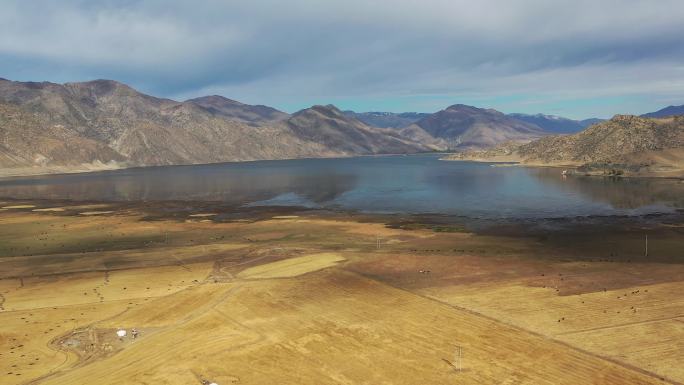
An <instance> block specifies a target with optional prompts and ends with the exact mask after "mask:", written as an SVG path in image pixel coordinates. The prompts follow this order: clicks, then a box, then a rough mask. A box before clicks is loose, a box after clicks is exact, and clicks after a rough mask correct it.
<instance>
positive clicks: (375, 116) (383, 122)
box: [344, 111, 430, 128]
mask: <svg viewBox="0 0 684 385" xmlns="http://www.w3.org/2000/svg"><path fill="white" fill-rule="evenodd" d="M344 114H345V115H347V116H349V117H352V118H356V119H358V120H360V121H362V122H363V123H365V124H367V125H369V126H373V127H380V128H403V127H406V126H408V125H410V124H411V123H415V122H417V121H419V120H420V119H423V118H426V117H428V116H429V115H430V114H428V113H421V112H401V113H394V112H354V111H344Z"/></svg>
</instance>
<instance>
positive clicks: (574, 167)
mask: <svg viewBox="0 0 684 385" xmlns="http://www.w3.org/2000/svg"><path fill="white" fill-rule="evenodd" d="M454 155H456V154H454ZM440 160H443V161H449V162H477V163H492V164H494V165H496V167H532V168H553V169H558V170H559V173H561V172H562V171H563V170H566V171H568V172H569V175H570V174H575V175H583V176H602V177H611V176H616V175H611V174H610V170H611V168H610V167H607V166H606V167H605V168H601V169H599V168H593V169H592V168H588V169H583V168H584V166H583V165H582V164H581V163H578V162H576V163H543V162H525V161H523V160H522V159H521V158H520V157H518V156H516V155H506V156H491V157H477V156H472V157H471V156H467V157H455V158H450V157H449V156H446V157H443V158H440ZM615 167H618V166H614V167H613V168H615ZM618 168H619V167H618ZM656 168H657V166H656ZM619 176H620V177H630V178H666V179H682V180H684V167H678V168H663V169H661V170H659V171H653V170H650V169H648V170H645V171H644V170H639V171H637V172H630V171H627V172H623V173H621V174H620V175H619Z"/></svg>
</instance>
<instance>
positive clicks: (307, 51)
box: [0, 0, 684, 118]
mask: <svg viewBox="0 0 684 385" xmlns="http://www.w3.org/2000/svg"><path fill="white" fill-rule="evenodd" d="M682 20H684V2H682V1H681V0H659V1H652V0H601V1H596V0H594V1H586V0H574V1H566V0H557V1H553V2H551V1H547V0H544V1H542V0H480V1H472V0H471V1H462V0H423V1H420V2H418V1H407V0H391V1H390V0H346V1H337V0H329V1H322V0H290V1H276V0H252V1H245V0H243V1H217V0H214V1H212V0H207V1H193V2H191V1H172V0H165V1H162V0H147V1H143V0H140V1H137V0H128V1H126V0H121V1H114V0H110V1H86V0H81V1H79V0H62V1H59V2H55V1H41V0H37V1H36V0H33V1H21V0H16V1H14V0H10V1H5V2H3V10H2V12H0V76H2V77H6V78H10V79H15V80H49V81H57V82H65V81H78V80H86V79H93V78H111V79H116V80H120V81H123V82H126V83H129V84H131V85H132V86H134V87H136V88H138V89H140V90H142V91H144V92H149V93H152V94H155V95H160V96H166V97H172V98H180V99H182V98H186V97H193V96H199V95H204V94H221V95H224V96H227V97H230V98H234V99H238V100H242V101H245V102H249V103H262V104H269V105H273V106H275V107H279V108H282V109H285V110H288V111H292V110H296V109H299V108H304V107H306V106H308V105H310V104H313V103H335V104H338V105H340V106H341V107H343V108H354V109H356V110H391V111H403V110H416V111H428V112H429V111H435V110H437V109H440V108H443V107H445V106H447V105H450V104H453V103H469V104H475V105H480V106H486V107H494V108H498V109H501V110H503V111H507V112H513V111H521V112H544V113H555V114H561V115H567V116H571V117H577V118H580V117H587V116H609V115H612V114H614V113H618V112H630V113H641V112H647V111H650V110H653V109H657V108H660V107H662V106H664V105H668V104H684V43H682V36H684V23H683V22H682Z"/></svg>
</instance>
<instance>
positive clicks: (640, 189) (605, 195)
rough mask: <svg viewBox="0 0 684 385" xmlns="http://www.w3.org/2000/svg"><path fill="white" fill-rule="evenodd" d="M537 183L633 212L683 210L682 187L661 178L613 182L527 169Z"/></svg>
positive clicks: (616, 180)
mask: <svg viewBox="0 0 684 385" xmlns="http://www.w3.org/2000/svg"><path fill="white" fill-rule="evenodd" d="M530 171H531V172H532V173H534V176H535V177H537V178H538V179H539V180H540V181H541V182H543V183H545V184H550V185H553V186H557V187H558V188H561V189H566V190H567V189H571V190H573V191H576V192H578V193H579V194H581V195H583V196H585V197H587V198H588V199H591V200H594V201H601V202H606V203H609V204H610V205H611V206H613V207H615V208H621V209H637V208H639V207H644V206H652V205H658V204H667V205H669V206H672V207H677V208H682V207H684V183H682V182H681V181H679V180H673V179H662V178H615V177H587V176H567V177H564V176H562V175H560V173H559V172H558V170H557V169H531V170H530Z"/></svg>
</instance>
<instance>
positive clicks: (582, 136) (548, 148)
mask: <svg viewBox="0 0 684 385" xmlns="http://www.w3.org/2000/svg"><path fill="white" fill-rule="evenodd" d="M451 158H452V159H473V160H474V159H477V160H486V161H519V162H522V163H525V164H531V165H545V166H549V165H550V166H553V165H564V166H566V165H567V166H581V168H582V170H584V171H587V172H590V171H601V172H603V171H606V170H613V171H614V170H620V172H621V173H622V172H626V173H629V174H640V173H641V174H645V173H658V172H670V173H675V174H677V173H684V116H674V117H669V118H643V117H637V116H632V115H616V116H614V117H613V118H612V119H610V120H608V121H605V122H603V123H599V124H595V125H593V126H591V127H589V128H587V129H586V130H584V131H582V132H579V133H577V134H573V135H566V136H548V137H544V138H541V139H538V140H536V141H533V142H530V143H526V144H522V145H513V146H511V145H508V146H500V147H498V148H497V149H494V150H490V151H480V152H471V153H468V154H464V155H459V156H454V157H451Z"/></svg>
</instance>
